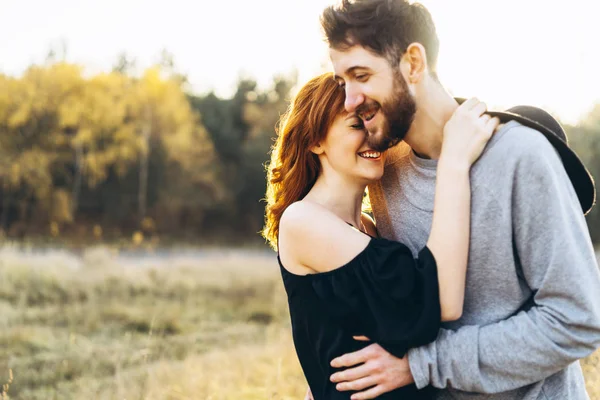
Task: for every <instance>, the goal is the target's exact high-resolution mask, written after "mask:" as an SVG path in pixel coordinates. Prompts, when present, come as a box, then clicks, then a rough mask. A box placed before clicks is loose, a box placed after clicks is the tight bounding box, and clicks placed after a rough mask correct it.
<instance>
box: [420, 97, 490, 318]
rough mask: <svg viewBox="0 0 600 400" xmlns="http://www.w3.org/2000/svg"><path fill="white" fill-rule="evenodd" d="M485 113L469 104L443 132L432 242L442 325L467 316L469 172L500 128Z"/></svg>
mask: <svg viewBox="0 0 600 400" xmlns="http://www.w3.org/2000/svg"><path fill="white" fill-rule="evenodd" d="M485 111H486V105H485V104H484V103H481V102H479V101H478V100H476V99H470V100H468V101H466V102H465V103H463V104H462V105H461V106H459V107H458V108H457V109H456V111H455V113H454V114H453V115H452V117H451V118H450V120H449V121H448V123H447V124H446V126H445V128H444V139H443V144H442V152H441V155H440V159H439V162H438V168H437V180H436V188H435V189H436V191H435V201H434V209H433V221H432V225H431V233H430V236H429V240H428V241H427V247H429V249H430V250H431V252H432V254H433V255H434V257H435V259H436V263H437V266H438V280H439V288H440V305H441V310H442V321H452V320H456V319H458V318H460V316H461V315H462V311H463V303H464V294H465V277H466V272H467V261H468V254H469V234H470V214H471V188H470V183H469V171H470V169H471V165H472V164H473V163H474V162H475V161H476V160H477V159H478V158H479V156H480V155H481V152H482V151H483V149H484V148H485V145H486V144H487V142H488V140H489V139H490V137H491V135H492V133H493V132H494V130H495V129H496V127H497V126H498V123H499V121H498V120H497V119H496V118H490V116H489V115H487V114H483V113H484V112H485Z"/></svg>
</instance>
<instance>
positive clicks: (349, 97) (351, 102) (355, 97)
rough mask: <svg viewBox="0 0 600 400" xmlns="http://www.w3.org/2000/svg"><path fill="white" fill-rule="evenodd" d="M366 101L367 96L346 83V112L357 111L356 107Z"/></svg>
mask: <svg viewBox="0 0 600 400" xmlns="http://www.w3.org/2000/svg"><path fill="white" fill-rule="evenodd" d="M364 101H365V96H364V95H363V94H362V93H359V92H356V91H353V90H352V89H351V87H349V86H348V85H346V100H345V102H344V108H345V109H346V112H349V113H352V112H355V111H356V108H357V107H358V106H359V105H361V104H362V103H363V102H364Z"/></svg>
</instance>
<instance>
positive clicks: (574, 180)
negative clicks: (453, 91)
mask: <svg viewBox="0 0 600 400" xmlns="http://www.w3.org/2000/svg"><path fill="white" fill-rule="evenodd" d="M321 22H322V25H323V29H324V31H325V34H326V37H327V41H328V43H329V46H330V57H331V60H332V63H333V67H334V72H335V79H337V80H338V82H339V84H340V86H343V87H344V88H345V92H346V104H345V106H346V109H347V111H349V112H355V113H357V114H358V115H359V116H360V118H361V119H362V120H363V121H364V126H365V128H366V129H367V130H368V132H369V144H370V145H371V147H373V148H374V149H378V150H383V149H386V148H388V147H392V146H393V145H395V144H396V143H398V142H399V141H401V140H403V141H404V142H405V143H406V144H408V146H410V149H409V151H403V149H402V146H396V147H393V148H391V149H390V150H389V151H388V161H387V163H386V164H387V167H386V173H385V175H384V177H383V179H382V180H381V182H380V183H379V184H377V185H374V186H373V187H370V188H369V190H370V197H371V201H372V205H373V210H374V215H375V219H376V222H377V227H378V230H379V233H380V234H381V235H382V236H384V237H387V238H391V239H394V240H398V241H401V242H403V243H406V244H408V245H409V246H410V247H411V249H412V251H413V252H414V253H415V254H416V252H417V251H418V250H419V249H420V248H422V247H423V246H424V245H425V243H426V240H427V237H428V235H429V229H430V226H431V216H432V210H433V196H434V188H435V174H436V164H437V161H436V159H437V158H438V157H439V154H440V151H441V146H442V128H443V126H444V124H445V123H446V121H447V120H448V119H449V118H450V116H451V115H452V113H453V112H454V110H455V109H456V108H457V102H456V100H455V99H453V98H452V97H451V96H450V95H449V94H448V93H447V92H446V90H445V89H444V88H443V86H442V85H441V83H440V82H439V80H438V78H437V75H436V62H437V55H438V38H437V34H436V31H435V27H434V24H433V22H432V19H431V16H430V14H429V12H428V11H427V10H426V9H425V8H424V7H423V6H421V5H419V4H410V3H409V2H408V1H406V0H356V1H353V2H350V1H348V0H344V1H343V3H342V4H341V5H340V6H338V7H329V8H327V9H326V10H325V11H324V12H323V15H322V17H321ZM499 62H502V60H500V61H499ZM553 144H554V143H553ZM553 144H551V143H550V140H548V137H547V136H546V137H545V136H544V135H543V134H541V132H540V131H538V130H534V129H531V128H529V127H526V126H524V125H521V124H520V123H518V122H516V121H510V122H507V123H506V124H504V125H503V126H502V127H501V128H499V129H498V131H497V132H496V134H495V136H494V138H492V140H491V141H490V143H489V144H488V147H487V149H486V151H485V152H484V154H483V155H482V156H481V158H480V159H479V161H478V162H477V163H476V164H475V165H474V166H473V168H472V171H471V185H472V186H471V187H472V203H471V204H472V216H471V220H472V222H471V227H472V228H471V242H470V253H469V266H468V268H469V272H468V275H467V282H466V294H465V305H464V312H463V316H462V318H461V319H460V320H459V321H456V322H454V323H450V324H447V325H445V329H442V330H441V331H440V333H439V336H438V338H437V340H436V341H435V342H433V343H431V344H430V345H427V346H424V347H421V348H416V349H412V350H410V351H409V353H408V356H407V357H404V358H403V359H399V358H395V357H394V356H392V355H390V354H388V353H387V352H385V350H383V348H381V347H380V346H379V345H377V344H371V345H369V346H367V347H365V348H364V349H363V350H361V351H359V352H356V353H352V354H347V355H344V356H342V357H340V358H337V359H335V360H333V361H332V365H333V366H335V367H345V368H347V369H345V370H344V371H342V372H338V373H336V374H334V375H332V380H333V381H335V382H339V384H338V390H341V391H350V390H352V391H357V392H358V393H356V394H354V395H352V399H372V398H376V397H377V396H378V395H380V394H381V393H384V392H388V391H390V390H392V389H395V388H397V387H400V386H404V385H407V384H410V383H413V382H414V383H416V385H417V386H418V387H419V388H423V387H426V386H428V385H431V386H433V387H434V388H437V389H438V390H436V394H435V398H437V399H471V400H472V399H515V400H516V399H519V400H521V399H531V400H533V399H556V400H559V399H560V400H570V399H577V400H579V399H587V398H588V396H587V394H586V392H585V385H584V380H583V375H582V372H581V368H580V365H579V362H578V360H579V359H581V358H583V357H586V356H588V355H589V354H591V353H592V352H593V351H594V350H595V349H596V348H597V347H599V346H600V277H599V274H598V269H597V261H596V258H595V255H594V251H593V247H592V244H591V240H590V237H589V233H588V230H587V226H586V224H585V219H584V216H583V213H582V208H583V211H584V212H587V211H588V210H589V208H590V207H591V205H592V204H593V201H594V199H593V181H592V180H591V178H589V176H587V177H586V176H584V175H585V174H586V172H584V173H583V174H580V175H579V176H575V175H576V174H573V173H572V172H569V174H567V171H566V169H567V170H568V171H571V168H570V164H569V165H567V164H568V163H566V162H565V159H563V158H561V157H559V155H558V153H559V152H558V151H557V147H556V146H558V147H560V146H562V147H560V148H561V151H562V152H561V154H562V153H563V152H564V151H565V149H566V148H567V145H566V144H565V143H563V144H562V145H561V144H560V143H559V144H556V145H555V146H553ZM573 154H574V153H573ZM561 161H562V162H561ZM575 163H577V162H575ZM565 167H568V168H565ZM583 170H584V171H585V168H583ZM570 178H571V179H570ZM586 178H587V179H589V182H587V181H586ZM580 181H586V185H587V187H588V188H589V187H590V185H591V188H592V189H591V192H592V194H591V196H592V197H591V198H590V193H589V191H588V192H585V190H580V185H579V183H580ZM584 186H585V185H584ZM575 188H577V189H578V191H576V190H575ZM584 192H585V193H584Z"/></svg>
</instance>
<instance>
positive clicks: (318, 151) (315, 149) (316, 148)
mask: <svg viewBox="0 0 600 400" xmlns="http://www.w3.org/2000/svg"><path fill="white" fill-rule="evenodd" d="M310 151H311V152H312V153H314V154H316V155H321V154H323V146H321V143H317V144H316V146H313V147H312V148H311V149H310Z"/></svg>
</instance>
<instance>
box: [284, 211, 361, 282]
mask: <svg viewBox="0 0 600 400" xmlns="http://www.w3.org/2000/svg"><path fill="white" fill-rule="evenodd" d="M369 240H370V239H369V238H368V237H367V236H365V235H363V234H362V233H360V232H358V231H356V230H355V229H353V228H352V227H350V226H349V225H348V224H347V223H346V222H344V221H343V220H342V219H341V218H339V217H338V216H337V215H335V214H334V213H332V212H331V211H329V210H327V209H326V208H325V207H323V206H321V205H319V204H316V203H313V202H309V201H298V202H296V203H294V204H292V205H290V206H289V207H288V208H287V209H286V210H285V211H284V213H283V215H282V216H281V221H280V223H279V241H278V243H279V256H280V259H281V262H282V264H283V265H284V267H285V268H286V269H288V265H289V266H290V267H289V269H290V272H294V271H292V268H294V269H297V270H300V271H306V270H310V271H313V272H325V271H330V270H332V269H336V268H338V267H340V266H342V265H345V264H346V263H348V262H349V261H350V260H352V259H353V258H354V257H356V255H358V254H359V253H360V252H361V251H363V250H364V249H365V247H366V246H367V245H368V243H369ZM293 266H295V267H293Z"/></svg>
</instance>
